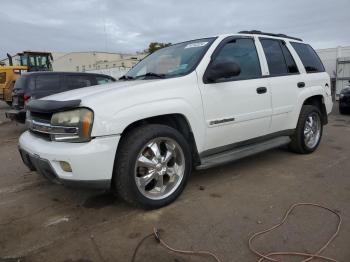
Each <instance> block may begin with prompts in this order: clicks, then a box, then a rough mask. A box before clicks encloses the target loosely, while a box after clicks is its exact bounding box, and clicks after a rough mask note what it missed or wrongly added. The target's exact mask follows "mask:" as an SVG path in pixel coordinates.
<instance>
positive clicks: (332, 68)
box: [316, 46, 350, 98]
mask: <svg viewBox="0 0 350 262" xmlns="http://www.w3.org/2000/svg"><path fill="white" fill-rule="evenodd" d="M316 52H317V54H318V55H319V57H320V58H321V60H322V62H323V64H324V66H325V68H326V71H327V72H328V74H329V75H330V76H331V80H332V91H333V94H335V96H336V98H337V97H338V95H339V93H340V91H341V90H342V89H343V88H344V87H345V86H347V85H349V84H350V82H349V81H350V46H344V47H342V46H339V47H336V48H326V49H318V50H316Z"/></svg>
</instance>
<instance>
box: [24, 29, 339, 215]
mask: <svg viewBox="0 0 350 262" xmlns="http://www.w3.org/2000/svg"><path fill="white" fill-rule="evenodd" d="M27 108H28V110H29V111H28V115H27V125H28V127H29V131H27V132H25V133H23V134H22V136H21V137H20V140H19V149H20V153H21V156H22V159H23V161H24V163H25V164H26V165H27V166H28V167H29V168H31V169H32V170H37V171H38V172H39V173H41V174H42V175H44V176H45V177H47V178H49V179H50V180H52V181H56V182H59V183H62V184H67V185H72V184H78V185H85V186H91V187H96V188H109V189H112V190H113V191H115V192H117V193H118V194H119V195H120V196H121V197H122V198H123V199H125V200H126V201H127V202H129V203H132V204H135V205H138V206H141V207H144V208H158V207H161V206H164V205H167V204H169V203H170V202H172V201H174V200H175V199H176V198H177V197H178V196H179V195H180V194H181V192H182V190H183V189H184V187H185V184H186V181H187V180H188V178H189V176H190V173H191V169H192V168H193V167H194V168H196V169H203V168H208V167H212V166H215V165H218V164H222V163H226V162H229V161H232V160H236V159H239V158H241V157H245V156H248V155H251V154H255V153H258V152H262V151H264V150H268V149H271V148H274V147H278V146H281V145H287V144H288V145H289V147H290V149H291V150H293V151H295V152H297V153H302V154H307V153H311V152H313V151H314V150H315V149H316V148H317V147H318V145H319V143H320V140H321V137H322V129H323V125H325V124H326V123H327V115H328V114H329V113H330V111H331V108H332V99H331V90H330V78H329V75H328V74H327V73H326V72H325V70H324V67H323V65H322V62H321V61H320V59H319V57H318V56H317V55H316V53H315V51H314V50H313V49H312V47H311V46H310V45H308V44H305V43H303V41H302V40H300V39H297V38H293V37H289V36H286V35H281V34H269V33H262V32H260V31H244V32H240V33H238V34H233V35H220V36H217V37H210V38H203V39H197V40H192V41H187V42H183V43H179V44H175V45H172V46H170V47H166V48H163V49H160V50H158V51H156V52H154V53H153V54H151V55H149V56H147V57H146V58H145V59H144V60H142V61H141V62H140V63H138V64H137V65H136V66H135V67H134V68H132V69H131V70H130V71H129V72H128V73H127V74H126V75H125V76H123V77H122V78H121V79H120V81H118V82H115V83H111V84H107V85H102V86H94V87H86V88H82V89H78V90H74V91H69V92H65V93H61V94H56V95H53V96H50V97H47V98H44V99H41V100H34V101H31V102H30V103H29V104H28V106H27Z"/></svg>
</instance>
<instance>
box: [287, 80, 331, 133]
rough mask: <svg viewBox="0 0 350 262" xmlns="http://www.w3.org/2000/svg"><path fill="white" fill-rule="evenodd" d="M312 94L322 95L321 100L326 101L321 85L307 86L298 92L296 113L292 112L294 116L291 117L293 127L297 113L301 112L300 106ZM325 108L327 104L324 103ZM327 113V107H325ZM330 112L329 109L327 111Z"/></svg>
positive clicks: (296, 119)
mask: <svg viewBox="0 0 350 262" xmlns="http://www.w3.org/2000/svg"><path fill="white" fill-rule="evenodd" d="M313 96H322V102H323V103H324V104H325V103H326V97H327V94H326V91H325V89H324V88H323V87H322V86H312V87H309V88H306V89H304V90H303V91H302V92H300V94H299V96H298V101H297V106H296V113H295V114H294V117H293V119H292V123H293V128H295V127H296V126H297V123H298V119H299V115H300V112H301V108H302V107H303V105H304V103H305V101H306V100H307V99H309V98H310V97H313ZM325 106H326V108H327V105H325ZM326 111H327V113H328V108H327V110H326ZM329 112H330V111H329Z"/></svg>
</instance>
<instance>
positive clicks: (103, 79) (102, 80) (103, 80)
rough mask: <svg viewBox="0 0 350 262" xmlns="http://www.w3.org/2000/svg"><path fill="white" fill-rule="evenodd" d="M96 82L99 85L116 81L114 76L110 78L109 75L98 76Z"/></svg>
mask: <svg viewBox="0 0 350 262" xmlns="http://www.w3.org/2000/svg"><path fill="white" fill-rule="evenodd" d="M96 82H97V84H98V85H102V84H107V83H110V82H114V81H113V79H112V78H109V77H103V76H97V77H96Z"/></svg>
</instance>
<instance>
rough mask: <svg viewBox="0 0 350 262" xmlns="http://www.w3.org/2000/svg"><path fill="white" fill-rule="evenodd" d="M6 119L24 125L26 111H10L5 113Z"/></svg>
mask: <svg viewBox="0 0 350 262" xmlns="http://www.w3.org/2000/svg"><path fill="white" fill-rule="evenodd" d="M5 115H6V118H8V119H11V120H16V121H17V122H20V123H25V121H26V110H24V109H19V110H17V109H11V110H8V111H6V112H5Z"/></svg>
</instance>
